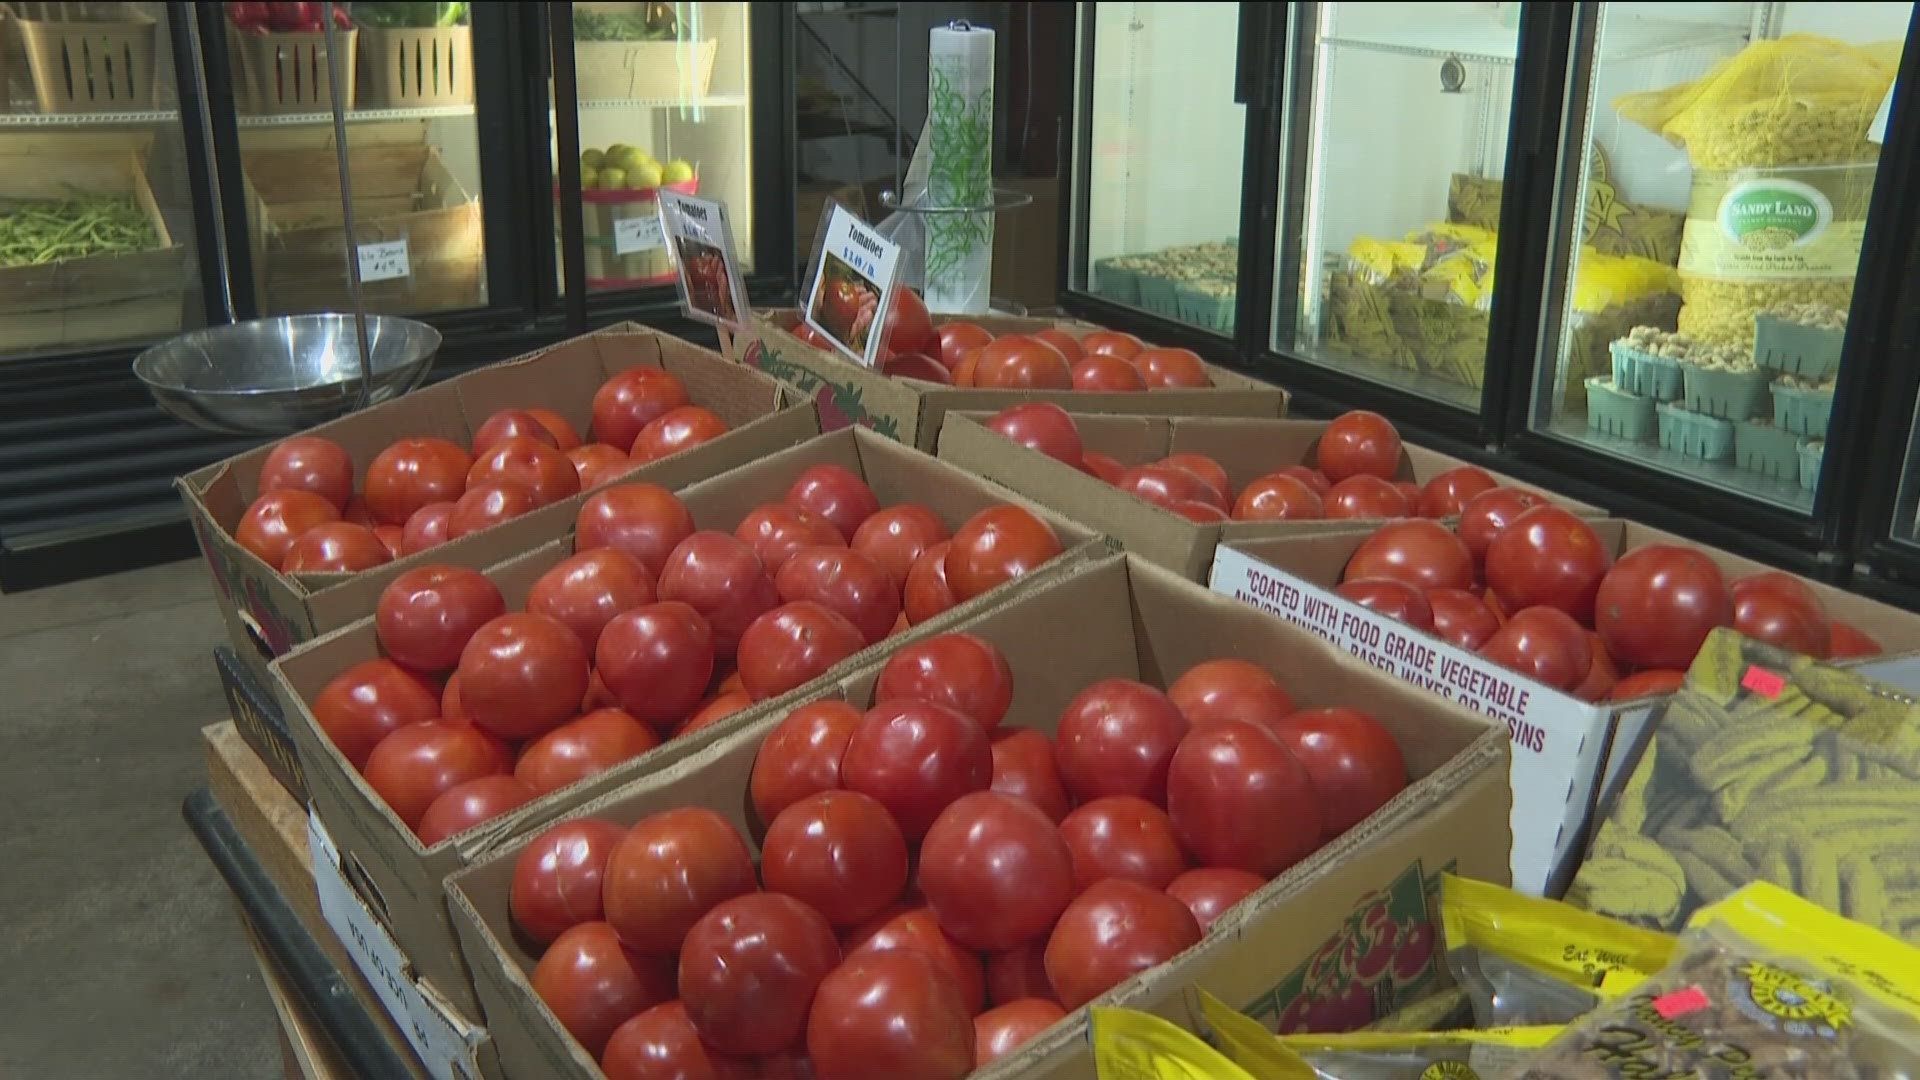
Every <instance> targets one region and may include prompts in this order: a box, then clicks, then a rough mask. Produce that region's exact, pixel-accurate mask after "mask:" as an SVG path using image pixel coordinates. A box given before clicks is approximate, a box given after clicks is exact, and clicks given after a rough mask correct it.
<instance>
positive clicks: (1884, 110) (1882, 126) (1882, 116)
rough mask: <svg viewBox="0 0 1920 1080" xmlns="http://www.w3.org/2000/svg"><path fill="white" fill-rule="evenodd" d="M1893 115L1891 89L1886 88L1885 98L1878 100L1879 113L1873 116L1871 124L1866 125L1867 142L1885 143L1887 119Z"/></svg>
mask: <svg viewBox="0 0 1920 1080" xmlns="http://www.w3.org/2000/svg"><path fill="white" fill-rule="evenodd" d="M1892 114H1893V87H1891V86H1889V87H1887V96H1886V97H1883V98H1881V99H1880V111H1879V112H1877V113H1874V114H1873V123H1871V124H1868V125H1867V141H1868V142H1870V143H1884V142H1886V141H1887V117H1889V116H1891V115H1892Z"/></svg>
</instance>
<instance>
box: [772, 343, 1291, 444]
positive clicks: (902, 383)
mask: <svg viewBox="0 0 1920 1080" xmlns="http://www.w3.org/2000/svg"><path fill="white" fill-rule="evenodd" d="M961 321H968V322H971V323H973V325H975V326H977V327H979V328H980V329H981V330H984V331H986V333H987V334H990V335H993V336H996V337H998V336H1003V335H1008V334H1021V335H1031V334H1035V333H1039V332H1041V331H1056V332H1060V333H1063V334H1064V335H1065V336H1066V337H1068V338H1071V339H1073V340H1074V341H1080V340H1083V339H1085V338H1086V336H1087V335H1088V334H1091V333H1095V332H1102V333H1106V334H1109V335H1110V336H1114V337H1116V338H1125V337H1128V336H1129V335H1116V334H1113V333H1112V332H1111V331H1100V329H1099V327H1096V326H1093V325H1091V324H1088V323H1083V322H1078V321H1075V320H1070V319H1024V318H1023V319H1016V318H998V317H994V318H982V319H973V320H957V319H948V318H945V317H941V318H936V319H934V320H933V324H934V326H935V328H936V329H937V328H938V327H940V326H944V325H947V324H950V323H956V322H961ZM800 325H801V324H800V313H799V312H798V311H796V310H793V309H777V310H772V311H760V312H755V313H754V327H755V329H756V330H757V331H758V340H756V341H748V342H744V343H742V344H741V346H740V347H741V349H742V356H741V359H742V360H743V361H745V362H746V363H747V364H749V365H751V366H753V367H756V368H759V369H760V370H761V371H764V372H766V373H767V374H769V375H772V376H774V377H775V378H777V379H780V380H782V381H784V382H787V383H790V384H791V385H793V386H796V387H798V388H799V389H800V390H801V391H802V392H803V393H805V394H807V395H808V396H810V397H812V398H813V399H814V401H815V402H816V403H817V404H818V405H819V408H820V421H821V424H822V425H823V426H826V427H828V428H832V427H836V426H840V425H844V424H858V425H859V426H861V427H869V428H872V429H873V430H875V431H878V432H880V433H881V434H882V435H886V436H888V437H890V438H894V439H899V440H900V441H901V442H904V443H906V444H908V445H909V446H917V447H919V448H920V449H922V450H925V451H928V452H929V453H931V452H932V451H933V449H934V447H935V446H936V445H937V444H936V442H935V440H936V439H937V438H938V436H939V434H940V421H941V419H942V417H944V416H945V415H946V413H947V412H948V411H949V410H953V409H972V410H985V411H988V412H992V411H994V410H997V409H1000V408H1003V407H1005V406H1007V405H1011V404H1014V403H1015V402H1020V401H1053V402H1057V403H1058V404H1061V405H1070V406H1071V407H1073V408H1075V409H1077V410H1079V411H1083V412H1095V413H1133V414H1140V413H1148V414H1154V415H1179V416H1257V417H1266V418H1269V419H1273V418H1278V417H1283V416H1285V415H1287V392H1286V391H1285V390H1283V389H1281V388H1280V387H1277V386H1274V385H1272V384H1271V383H1263V382H1260V381H1259V380H1257V379H1249V378H1247V377H1246V376H1245V375H1240V374H1237V373H1235V372H1231V371H1228V370H1226V369H1225V368H1220V367H1215V366H1214V365H1212V364H1205V363H1200V362H1198V358H1197V357H1196V358H1193V359H1194V361H1195V362H1196V363H1197V364H1198V369H1199V370H1200V371H1201V372H1203V373H1204V378H1205V381H1206V383H1207V385H1205V386H1200V387H1185V386H1183V387H1169V388H1161V389H1154V390H1151V391H1149V392H1146V393H1141V392H1137V391H1131V392H1123V391H1100V390H1077V389H1074V390H1069V389H1061V390H1042V389H1021V390H992V389H984V388H969V387H966V386H954V385H941V384H939V383H933V382H925V381H922V380H920V379H908V378H901V377H897V376H893V375H888V374H886V373H884V372H881V371H876V370H874V369H872V368H867V367H862V366H861V365H859V364H856V363H854V362H853V361H851V360H849V359H847V358H846V357H844V356H842V355H840V354H839V353H837V352H834V351H832V350H831V348H830V347H826V346H816V345H809V344H807V343H806V342H805V341H802V340H801V339H800V338H798V337H795V336H794V331H795V329H796V328H797V327H800ZM1133 340H1134V344H1135V346H1136V347H1144V346H1140V345H1139V343H1138V341H1137V339H1133ZM956 348H957V346H956ZM934 359H935V360H938V359H939V358H934ZM941 363H944V361H942V362H941ZM936 366H940V365H939V364H936ZM1121 366H1125V365H1124V364H1122V365H1121Z"/></svg>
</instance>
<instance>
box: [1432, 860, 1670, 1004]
mask: <svg viewBox="0 0 1920 1080" xmlns="http://www.w3.org/2000/svg"><path fill="white" fill-rule="evenodd" d="M1440 925H1441V928H1442V932H1443V933H1444V934H1445V936H1446V947H1447V967H1448V969H1449V970H1451V971H1452V972H1453V977H1454V981H1456V982H1458V983H1459V984H1460V985H1461V986H1463V987H1465V988H1466V990H1467V996H1468V998H1469V999H1471V1000H1472V1002H1473V1014H1474V1019H1475V1021H1476V1022H1477V1023H1478V1024H1479V1025H1480V1026H1481V1027H1494V1026H1499V1025H1511V1024H1565V1023H1569V1022H1571V1021H1573V1020H1574V1019H1576V1018H1578V1017H1579V1016H1581V1015H1582V1014H1584V1013H1586V1012H1587V1011H1589V1010H1590V1009H1592V1008H1593V1007H1594V1006H1595V1005H1596V1004H1597V1003H1599V1002H1600V1001H1603V1000H1605V999H1607V998H1611V997H1616V996H1618V995H1619V994H1621V993H1624V992H1626V991H1627V990H1629V989H1631V988H1632V987H1633V985H1634V984H1636V983H1638V982H1640V981H1641V980H1643V979H1645V978H1646V977H1647V976H1649V975H1651V974H1653V973H1654V972H1656V971H1659V970H1660V969H1661V968H1663V967H1665V966H1666V965H1667V961H1668V960H1669V959H1670V958H1671V956H1672V955H1673V947H1674V938H1673V937H1672V935H1669V934H1663V933H1660V932H1658V931H1654V930H1644V929H1641V928H1640V927H1637V926H1631V925H1629V924H1627V923H1623V922H1619V921H1617V920H1614V919H1609V918H1607V917H1606V916H1604V915H1595V914H1593V913H1591V912H1587V911H1581V910H1580V909H1579V908H1576V907H1573V906H1571V905H1569V904H1563V903H1560V902H1559V901H1557V900H1543V899H1541V898H1539V897H1533V896H1524V895H1522V894H1520V893H1517V892H1514V891H1513V890H1511V889H1504V888H1501V887H1500V886H1498V885H1489V884H1487V883H1486V882H1484V881H1473V880H1470V879H1468V878H1462V877H1455V876H1454V875H1452V874H1447V875H1445V876H1443V877H1442V878H1441V881H1440Z"/></svg>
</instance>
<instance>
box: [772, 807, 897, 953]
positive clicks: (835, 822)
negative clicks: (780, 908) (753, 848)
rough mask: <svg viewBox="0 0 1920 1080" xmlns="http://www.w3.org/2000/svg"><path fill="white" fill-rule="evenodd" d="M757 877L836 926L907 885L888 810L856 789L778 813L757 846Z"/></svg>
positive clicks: (855, 919) (859, 918)
mask: <svg viewBox="0 0 1920 1080" xmlns="http://www.w3.org/2000/svg"><path fill="white" fill-rule="evenodd" d="M760 876H761V880H762V881H763V882H765V884H766V887H767V889H768V890H769V891H771V892H777V893H785V894H786V895H788V896H791V897H793V898H794V899H796V900H800V901H802V902H803V903H805V904H807V905H809V906H810V907H812V908H813V909H814V910H815V911H818V912H819V913H820V914H822V915H824V916H826V920H827V922H829V923H832V924H833V925H834V926H837V927H847V926H857V925H859V924H860V923H863V922H865V921H867V920H868V919H871V918H873V917H874V916H875V915H878V914H880V912H882V911H884V910H886V909H887V907H888V906H889V905H891V904H892V903H893V902H894V901H895V900H898V899H899V898H900V894H901V893H902V892H903V891H905V890H906V887H907V841H906V838H904V837H902V836H901V835H900V826H898V825H895V824H894V823H893V816H892V815H891V814H889V813H887V808H886V807H884V806H881V805H880V804H879V803H878V802H875V801H874V800H873V799H870V798H868V797H867V796H865V795H862V794H860V793H859V792H857V791H822V792H820V793H819V794H816V795H809V796H807V797H806V798H804V799H801V800H800V801H799V802H796V803H794V804H792V805H791V806H788V807H787V808H786V809H785V810H782V811H780V813H779V815H778V816H777V817H775V818H774V819H773V824H771V825H769V826H767V837H766V840H765V841H764V842H762V843H761V845H760Z"/></svg>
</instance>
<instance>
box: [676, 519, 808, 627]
mask: <svg viewBox="0 0 1920 1080" xmlns="http://www.w3.org/2000/svg"><path fill="white" fill-rule="evenodd" d="M660 599H662V600H678V601H680V602H681V603H683V604H686V605H688V606H689V607H691V608H693V609H694V610H695V611H698V612H699V613H700V614H701V615H702V616H703V617H704V618H705V619H706V620H707V625H708V626H709V627H710V628H711V629H712V631H713V648H714V651H715V652H716V653H717V654H718V655H720V656H732V655H733V654H734V652H735V650H737V649H738V648H739V647H740V635H741V634H743V633H745V632H746V630H747V627H748V626H751V625H752V624H753V620H755V619H757V618H759V617H760V616H761V615H763V614H765V613H766V612H769V611H772V610H773V609H774V608H775V607H777V606H778V605H779V603H780V593H779V591H778V590H777V589H775V588H774V585H773V578H772V577H771V576H769V575H768V574H767V572H766V570H765V569H763V568H762V567H761V565H760V557H759V556H758V555H755V554H754V553H753V549H752V548H750V547H748V546H747V545H746V544H745V543H743V542H741V541H740V540H737V539H735V538H734V537H731V536H728V535H727V534H726V533H723V532H697V533H694V534H693V535H692V536H689V537H687V538H686V539H685V540H682V541H680V544H679V546H677V547H675V548H674V549H673V554H671V555H669V556H667V565H666V569H665V570H664V571H662V572H661V574H660Z"/></svg>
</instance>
